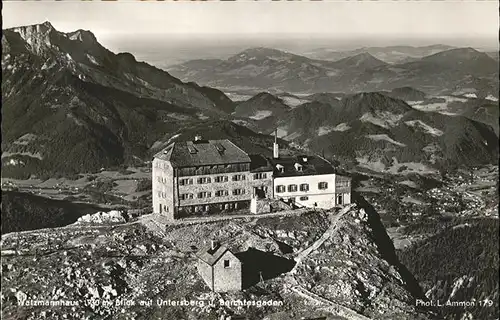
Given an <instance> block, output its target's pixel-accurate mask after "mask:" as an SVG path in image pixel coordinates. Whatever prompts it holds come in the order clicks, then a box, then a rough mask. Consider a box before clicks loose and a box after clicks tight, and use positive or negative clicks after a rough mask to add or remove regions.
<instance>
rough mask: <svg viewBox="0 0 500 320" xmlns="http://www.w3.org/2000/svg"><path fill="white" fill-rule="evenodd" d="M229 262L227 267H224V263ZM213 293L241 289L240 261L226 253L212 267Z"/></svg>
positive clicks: (228, 252)
mask: <svg viewBox="0 0 500 320" xmlns="http://www.w3.org/2000/svg"><path fill="white" fill-rule="evenodd" d="M225 260H228V261H229V267H228V268H226V267H224V261H225ZM213 268H214V291H217V292H225V291H239V290H241V289H242V274H241V261H240V260H239V259H238V258H236V256H235V255H234V254H232V253H231V252H230V251H227V252H226V253H225V254H224V255H223V256H222V257H221V258H220V259H219V260H218V261H217V263H216V264H215V265H214V266H213Z"/></svg>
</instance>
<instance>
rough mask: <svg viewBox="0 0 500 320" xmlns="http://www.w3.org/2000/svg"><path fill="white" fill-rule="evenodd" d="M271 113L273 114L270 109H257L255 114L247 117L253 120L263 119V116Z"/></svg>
mask: <svg viewBox="0 0 500 320" xmlns="http://www.w3.org/2000/svg"><path fill="white" fill-rule="evenodd" d="M272 114H273V113H272V111H269V110H259V111H257V112H255V114H254V115H253V116H250V117H249V118H250V119H254V120H262V119H265V118H267V117H269V116H271V115H272Z"/></svg>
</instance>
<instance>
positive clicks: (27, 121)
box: [2, 22, 234, 177]
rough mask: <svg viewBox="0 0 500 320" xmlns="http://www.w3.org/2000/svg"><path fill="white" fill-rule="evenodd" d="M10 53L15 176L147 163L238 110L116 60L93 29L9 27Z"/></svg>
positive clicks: (6, 117)
mask: <svg viewBox="0 0 500 320" xmlns="http://www.w3.org/2000/svg"><path fill="white" fill-rule="evenodd" d="M2 49H3V50H2V117H3V121H2V123H3V125H2V137H3V139H2V163H3V168H4V172H5V173H6V174H13V175H17V176H23V177H29V176H30V175H38V176H39V175H49V176H50V175H53V174H56V173H60V174H61V173H62V174H68V173H77V172H85V171H88V170H99V169H100V168H101V167H112V166H116V165H120V164H123V163H124V162H131V161H132V162H133V161H135V160H138V161H141V162H142V161H143V160H144V159H147V158H148V157H149V156H150V153H149V152H148V151H149V150H150V148H151V147H152V146H153V145H154V143H155V142H157V140H158V139H161V138H162V137H164V136H165V135H166V134H168V133H171V134H170V135H169V136H168V137H170V136H172V135H173V134H174V133H176V132H177V131H178V130H181V129H184V128H187V127H189V125H191V124H197V123H207V120H214V119H215V120H217V121H219V120H224V119H225V117H226V115H227V114H228V113H231V112H232V111H233V110H234V105H233V102H232V101H231V100H230V99H229V98H228V97H227V96H225V95H224V93H222V92H221V91H219V90H216V89H213V88H207V87H203V86H198V85H196V84H194V83H183V82H182V81H180V80H179V79H177V78H175V77H173V76H171V75H170V74H168V73H167V72H165V71H162V70H160V69H157V68H155V67H153V66H151V65H148V64H146V63H143V62H138V61H136V60H135V58H134V56H133V55H131V54H129V53H119V54H115V53H113V52H111V51H109V50H107V49H106V48H104V47H103V46H102V45H100V44H99V42H98V41H97V39H96V38H95V36H94V35H93V34H92V33H91V32H89V31H84V30H78V31H75V32H70V33H63V32H59V31H57V30H56V29H54V27H53V26H52V25H51V24H50V23H48V22H46V23H43V24H39V25H31V26H25V27H18V28H12V29H7V30H3V35H2ZM226 118H227V117H226ZM187 124H189V125H187Z"/></svg>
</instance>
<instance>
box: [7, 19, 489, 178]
mask: <svg viewBox="0 0 500 320" xmlns="http://www.w3.org/2000/svg"><path fill="white" fill-rule="evenodd" d="M2 48H3V51H2V117H3V125H2V137H3V139H2V168H3V174H4V176H14V177H21V178H28V177H34V176H36V177H51V176H58V175H74V174H76V173H83V172H95V171H98V170H100V169H101V168H116V167H118V166H121V165H124V164H128V165H130V164H132V165H134V164H144V163H145V161H148V160H150V159H151V157H152V155H153V154H154V153H155V152H157V151H158V150H159V149H161V148H162V147H163V146H165V145H166V144H167V143H169V142H171V141H173V140H175V139H191V138H192V137H193V136H194V135H195V134H197V133H201V134H203V135H204V136H206V137H207V138H211V139H219V138H229V139H231V140H233V141H235V142H236V143H237V144H238V145H239V146H240V147H242V148H243V149H244V150H246V151H248V152H250V153H254V152H255V153H264V154H266V153H269V151H270V147H271V146H272V141H273V137H272V136H270V135H269V134H272V133H273V132H274V131H275V129H276V128H278V132H279V136H280V137H281V138H283V139H282V140H280V144H281V146H282V149H283V151H284V152H287V151H289V150H291V149H289V148H292V149H301V150H305V151H308V152H314V153H321V154H324V155H325V156H328V157H330V158H336V159H339V160H340V159H345V160H348V161H355V162H357V163H360V164H363V165H365V166H370V165H373V163H376V164H378V165H380V164H379V162H380V161H382V162H383V164H384V166H385V167H386V168H387V167H390V166H391V165H392V167H394V166H395V168H400V167H401V165H397V163H396V164H395V163H394V161H399V162H416V163H420V162H421V161H424V162H425V163H427V164H431V165H433V164H444V165H448V164H456V165H473V164H478V163H491V162H492V161H496V159H497V158H498V125H497V126H496V127H495V123H494V121H493V120H492V119H493V118H494V117H495V114H496V117H498V106H497V105H498V101H496V102H495V101H494V97H493V96H492V95H489V96H488V97H489V98H488V99H490V100H488V99H486V98H483V99H481V98H479V97H478V96H477V95H479V93H473V94H474V95H475V98H474V99H475V100H477V101H476V102H475V104H470V103H469V101H470V100H471V99H469V98H464V97H463V96H462V98H457V97H446V96H445V97H444V98H443V97H432V96H429V92H428V91H425V90H419V89H418V88H415V87H410V86H403V87H395V88H392V89H388V90H386V91H378V92H366V93H356V94H349V93H346V92H344V91H342V90H339V91H334V90H327V92H321V93H314V94H310V95H293V94H290V93H283V92H282V93H281V94H280V95H279V96H277V95H273V94H271V93H269V92H261V93H259V94H256V95H255V96H253V97H251V98H249V99H247V100H245V101H239V102H238V101H232V100H231V99H230V98H229V97H228V96H226V95H225V94H224V93H223V92H221V91H220V90H218V89H214V88H212V87H210V86H205V85H200V84H197V83H195V82H182V81H181V80H179V79H177V78H175V77H174V76H172V75H170V74H169V73H168V72H165V71H163V70H160V69H158V68H156V67H154V66H151V65H148V64H146V63H144V62H138V61H136V59H135V58H134V56H133V55H131V54H129V53H118V54H115V53H113V52H111V51H109V50H107V49H106V48H104V47H103V46H102V45H101V44H99V42H98V41H97V39H96V38H95V36H94V35H93V34H92V33H91V32H90V31H84V30H78V31H75V32H69V33H63V32H59V31H57V30H55V29H54V27H53V26H52V25H50V23H43V24H40V25H32V26H25V27H18V28H13V29H7V30H4V32H3V36H2ZM457 57H461V58H460V59H462V60H464V61H466V63H464V64H463V65H461V66H460V68H455V69H454V68H453V67H452V66H453V65H452V62H450V61H453V59H455V58H457ZM443 60H446V61H443ZM490 60H491V59H490V58H489V57H487V56H485V54H483V53H479V52H477V51H475V50H473V49H453V50H448V51H444V52H441V53H438V54H436V55H432V56H428V57H425V58H422V59H420V60H419V61H417V62H411V63H409V64H407V65H418V66H420V67H418V68H420V69H418V68H417V67H414V69H413V70H417V69H418V70H423V69H425V68H430V67H431V66H433V67H432V68H433V69H440V70H444V71H443V72H444V73H443V74H445V73H446V72H461V71H460V70H467V72H469V73H474V72H475V73H477V74H481V73H484V74H486V73H488V70H489V69H488V66H489V64H490V62H491V61H490ZM216 61H219V60H208V61H200V62H199V63H198V65H197V70H196V71H193V72H194V73H201V74H203V73H206V76H207V77H209V75H210V74H211V75H210V78H213V79H217V76H218V75H220V74H222V73H220V72H219V73H217V72H216V73H213V74H212V73H207V71H206V70H209V69H210V68H209V66H210V65H212V64H214V63H216ZM251 61H253V62H251ZM249 63H250V64H251V65H253V66H254V67H255V66H258V68H257V69H255V68H254V67H251V68H249ZM493 63H495V62H493ZM204 66H205V67H206V68H208V69H204V68H205V67H204ZM474 66H477V68H474ZM217 68H219V69H220V70H219V71H221V70H222V71H223V70H226V71H224V72H225V73H224V74H225V75H227V76H228V77H229V78H226V80H227V81H229V80H228V79H232V80H231V81H233V80H234V82H231V83H234V84H235V85H238V84H239V85H242V84H244V83H246V82H248V81H250V82H253V83H254V84H256V85H259V86H266V85H267V86H269V87H270V88H271V87H273V86H276V83H278V86H282V87H286V86H288V85H291V86H297V88H299V87H301V86H302V85H303V84H304V83H316V84H317V85H319V84H320V83H321V81H323V80H325V81H326V80H327V79H332V77H337V78H339V79H347V80H349V81H352V84H353V87H356V85H355V83H356V84H357V82H356V81H357V80H356V79H359V77H361V78H363V77H366V74H374V73H377V72H378V73H380V72H386V71H381V70H391V68H392V69H393V68H394V65H391V64H388V63H386V62H383V61H381V60H379V59H376V58H374V57H373V56H371V55H370V54H368V53H361V54H358V55H356V56H353V57H348V58H344V59H341V60H338V61H334V62H332V61H321V60H311V59H308V58H306V57H302V56H299V55H294V54H289V53H285V52H282V51H279V50H274V49H266V48H255V49H250V50H247V51H245V52H243V53H241V54H238V55H236V56H234V57H231V58H230V59H228V60H224V61H222V62H221V63H220V64H219V65H218V67H217ZM432 68H431V69H432ZM277 69H279V70H280V71H279V72H276V70H277ZM231 70H232V71H235V70H239V71H237V72H236V71H235V72H233V73H231V72H232V71H231ZM334 70H340V71H338V73H335V72H337V71H334ZM353 70H357V71H356V72H354V73H353V72H352V71H353ZM453 70H455V71H453ZM456 70H459V71H456ZM222 71H221V72H222ZM257 71H258V72H257ZM228 72H229V73H228ZM405 72H410V71H408V70H406V71H405ZM429 72H432V70H431V71H429ZM493 72H496V71H495V70H493ZM252 75H253V76H254V77H252ZM353 75H354V76H353ZM413 76H414V77H418V75H415V74H414V75H413ZM263 78H266V79H267V80H265V79H264V80H262V79H263ZM410 78H411V77H410ZM280 79H288V80H286V81H285V84H284V82H283V81H282V80H280ZM394 79H396V78H393V80H394ZM475 79H479V78H474V77H472V78H468V80H467V79H466V80H464V81H469V82H468V83H476V84H478V85H485V86H486V88H487V87H488V85H487V83H488V81H489V80H488V79H486V78H480V79H479V80H478V81H477V82H474V80H475ZM226 80H214V81H220V82H221V83H222V82H224V81H226ZM261 80H262V82H261ZM355 80H356V81H355ZM328 81H329V80H328ZM461 81H462V80H461ZM360 83H361V82H360ZM443 84H445V83H443ZM360 85H361V84H360ZM443 88H446V87H445V86H443ZM454 89H455V90H457V88H454ZM485 90H486V89H485ZM348 91H350V89H349V90H347V92H348ZM485 92H486V91H485ZM446 99H451V100H452V101H453V102H454V104H453V108H454V109H453V110H455V111H456V112H457V114H455V113H454V114H453V115H451V114H445V113H444V112H441V113H436V112H427V111H428V110H423V109H425V108H429V106H431V107H434V105H438V106H439V105H441V104H443V103H444V102H442V101H446ZM491 99H493V100H491ZM417 100H422V101H417ZM411 101H413V102H418V103H420V104H417V105H411V106H410V102H411ZM480 101H482V102H480ZM490 115H492V116H493V117H490ZM495 119H496V118H495ZM495 132H496V133H495ZM393 159H396V160H393ZM391 170H392V169H391Z"/></svg>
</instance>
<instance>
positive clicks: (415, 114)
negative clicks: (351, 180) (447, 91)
mask: <svg viewBox="0 0 500 320" xmlns="http://www.w3.org/2000/svg"><path fill="white" fill-rule="evenodd" d="M422 94H423V93H422V92H420V91H417V90H412V89H411V88H401V89H397V90H394V91H391V92H368V93H359V94H353V95H347V96H345V97H342V98H338V97H337V96H334V97H329V96H328V95H326V94H322V95H321V96H320V97H321V98H322V99H321V100H319V97H318V96H315V97H316V98H317V99H318V100H311V101H309V102H306V103H304V104H301V105H299V106H295V107H294V108H289V109H288V110H287V109H286V107H281V108H280V109H279V112H277V111H276V109H275V103H274V104H273V103H272V102H274V101H276V99H277V98H274V99H272V98H270V97H269V96H270V94H265V95H263V94H260V95H258V97H263V96H265V97H267V100H262V99H260V100H259V103H260V104H259V107H260V108H256V107H255V105H254V104H253V102H254V101H255V100H256V98H255V97H254V98H252V99H250V100H248V101H245V102H241V103H240V104H239V105H238V106H237V110H238V109H239V108H242V107H245V108H248V110H252V114H253V115H252V116H250V117H248V121H251V123H252V125H253V126H255V127H256V128H257V129H256V130H257V131H259V130H260V131H262V132H264V133H272V131H273V130H275V128H278V134H279V135H280V137H282V138H284V139H285V140H288V141H290V142H292V143H293V144H295V145H298V146H301V147H303V148H305V149H307V150H311V151H313V152H316V153H319V154H323V155H324V156H326V157H328V158H334V159H337V160H339V161H341V162H343V161H344V162H352V161H354V163H357V164H358V165H361V166H363V167H367V168H371V169H374V170H375V171H384V172H393V173H394V172H397V170H403V171H404V168H405V167H408V166H410V167H411V166H413V167H414V170H417V171H419V170H420V169H422V168H423V167H425V166H430V167H433V168H452V167H455V166H461V165H479V164H484V163H494V162H495V161H496V159H497V158H498V125H497V126H493V121H495V119H498V105H495V104H493V102H491V101H490V102H489V103H488V102H485V103H487V104H482V103H480V102H477V101H481V100H479V99H475V100H477V101H476V102H475V103H477V105H476V106H471V105H470V104H467V103H466V102H460V101H467V100H460V101H455V102H454V104H453V103H452V108H453V110H455V111H457V112H459V110H458V109H459V108H460V107H461V108H463V110H461V111H460V112H461V113H463V114H458V113H446V112H429V111H424V110H419V109H417V108H414V107H412V106H410V105H409V104H408V103H406V102H405V101H403V100H402V99H399V98H397V96H401V95H403V96H407V97H410V98H415V97H421V95H422ZM269 101H271V102H269ZM482 101H483V102H484V101H485V100H482ZM250 106H252V108H250ZM486 106H489V108H487V107H486ZM495 109H496V110H497V111H496V118H495V116H494V114H493V112H494V110H495ZM472 110H476V111H475V112H474V111H472ZM480 111H482V112H480ZM488 112H491V113H492V114H490V113H488ZM259 115H260V117H258V116H259ZM403 163H405V164H404V165H403ZM417 164H418V165H417ZM422 164H424V166H421V165H422ZM418 166H420V169H419V168H416V167H418ZM400 168H403V169H400ZM422 170H423V171H425V169H422Z"/></svg>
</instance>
